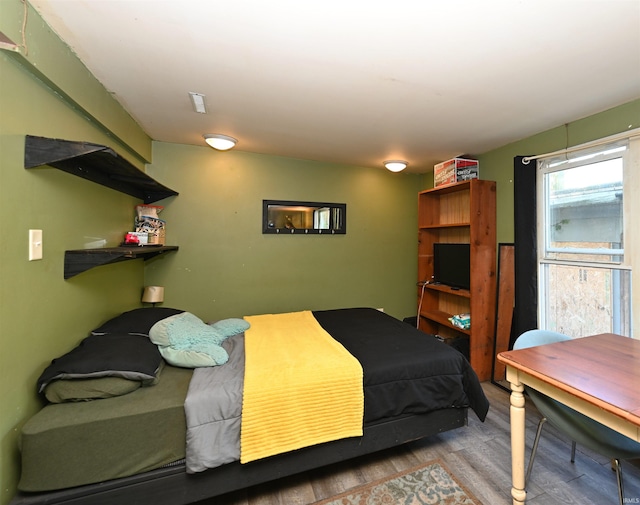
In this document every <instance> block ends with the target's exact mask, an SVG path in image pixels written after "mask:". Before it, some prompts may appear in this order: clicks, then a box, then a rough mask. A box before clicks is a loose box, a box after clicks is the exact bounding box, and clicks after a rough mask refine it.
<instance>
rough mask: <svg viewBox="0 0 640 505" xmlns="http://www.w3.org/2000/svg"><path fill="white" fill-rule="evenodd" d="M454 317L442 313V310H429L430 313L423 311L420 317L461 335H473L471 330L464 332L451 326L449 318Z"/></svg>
mask: <svg viewBox="0 0 640 505" xmlns="http://www.w3.org/2000/svg"><path fill="white" fill-rule="evenodd" d="M452 315H453V314H447V313H446V312H442V311H441V310H428V311H426V310H423V311H421V312H420V317H422V318H425V319H429V320H430V321H433V322H435V323H438V324H440V325H442V326H446V327H447V328H450V329H452V330H455V331H457V332H459V333H463V334H465V335H471V330H463V329H462V328H460V327H458V326H454V325H453V324H451V321H449V318H450V317H451V316H452Z"/></svg>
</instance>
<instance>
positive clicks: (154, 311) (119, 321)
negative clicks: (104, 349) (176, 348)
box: [91, 307, 184, 337]
mask: <svg viewBox="0 0 640 505" xmlns="http://www.w3.org/2000/svg"><path fill="white" fill-rule="evenodd" d="M181 312H184V310H179V309H170V308H168V307H152V308H142V309H134V310H130V311H129V312H123V313H122V314H120V315H119V316H116V317H114V318H113V319H109V321H107V322H106V323H104V324H103V325H102V326H100V327H99V328H96V329H95V330H93V331H92V332H91V334H92V335H106V334H108V333H128V334H130V335H146V336H147V337H148V336H149V330H150V329H151V327H152V326H153V325H154V324H156V323H157V322H158V321H161V320H162V319H165V318H167V317H170V316H174V315H176V314H180V313H181Z"/></svg>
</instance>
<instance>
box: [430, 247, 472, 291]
mask: <svg viewBox="0 0 640 505" xmlns="http://www.w3.org/2000/svg"><path fill="white" fill-rule="evenodd" d="M470 277H471V267H470V246H469V244H448V243H441V242H436V243H435V244H433V282H436V283H440V284H444V285H446V286H450V287H452V288H458V289H469V287H470V285H471V284H470Z"/></svg>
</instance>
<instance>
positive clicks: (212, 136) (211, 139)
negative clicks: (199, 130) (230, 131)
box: [203, 133, 238, 151]
mask: <svg viewBox="0 0 640 505" xmlns="http://www.w3.org/2000/svg"><path fill="white" fill-rule="evenodd" d="M203 137H204V140H205V142H206V143H207V144H209V145H210V146H211V147H213V148H214V149H217V150H218V151H228V150H229V149H231V148H232V147H233V146H235V145H236V144H237V142H238V141H237V140H236V139H234V138H233V137H229V136H228V135H222V134H220V133H205V134H204V135H203Z"/></svg>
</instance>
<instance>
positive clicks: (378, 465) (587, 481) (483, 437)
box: [198, 382, 640, 505]
mask: <svg viewBox="0 0 640 505" xmlns="http://www.w3.org/2000/svg"><path fill="white" fill-rule="evenodd" d="M483 388H484V390H485V393H486V394H487V397H488V398H489V401H490V402H491V409H490V410H489V415H488V416H487V419H486V421H485V422H484V423H481V422H480V421H479V420H478V418H477V417H475V414H474V413H473V412H472V411H469V425H468V426H467V427H464V428H460V429H458V430H454V431H451V432H448V433H443V434H441V435H437V436H434V437H429V438H427V439H424V440H419V441H416V442H411V443H409V444H406V445H404V446H401V447H397V448H393V449H389V450H386V451H381V452H379V453H376V454H373V455H369V456H363V457H361V458H357V459H354V460H351V461H346V462H343V463H339V464H335V465H331V466H328V467H326V468H321V469H318V470H314V471H310V472H305V473H303V474H300V475H297V476H293V477H289V478H285V479H281V480H279V481H276V482H272V483H267V484H262V485H258V486H254V487H252V488H249V489H246V490H241V491H237V492H233V493H229V494H227V495H224V496H220V497H216V498H211V499H209V500H203V501H200V502H198V505H309V504H312V503H314V502H316V501H318V500H321V499H323V498H328V497H331V496H334V495H337V494H339V493H341V492H343V491H345V490H347V489H349V488H353V487H356V486H359V485H362V484H365V483H367V482H372V481H375V480H378V479H382V478H385V477H387V476H390V475H393V474H395V473H397V472H400V471H402V470H405V469H407V468H412V467H415V466H418V465H420V464H421V463H426V462H428V461H430V460H433V459H436V458H440V459H442V460H443V461H444V462H445V464H446V465H447V466H448V467H449V468H450V469H451V471H452V472H453V473H454V474H455V476H456V478H457V479H458V481H459V482H460V483H461V484H463V485H464V486H465V487H467V489H468V490H470V491H471V492H472V493H473V494H474V495H475V496H476V497H477V498H478V499H479V500H481V501H482V503H483V505H510V504H511V495H510V491H511V450H510V431H509V392H508V391H505V390H504V389H502V388H500V387H498V386H496V385H494V384H491V383H489V382H486V383H483ZM538 420H539V415H538V413H537V412H536V410H535V407H533V405H532V404H531V402H530V401H529V400H527V458H528V457H529V453H530V450H531V445H532V443H533V438H534V435H535V429H536V426H537V423H538ZM570 456H571V444H570V441H568V440H566V439H564V438H563V437H562V436H561V435H559V434H558V432H556V431H555V430H554V429H553V428H552V427H550V426H549V425H548V424H547V425H546V426H545V428H544V430H543V433H542V438H541V440H540V445H539V447H538V455H537V457H536V462H535V466H534V468H533V472H532V476H531V482H530V483H529V486H528V489H527V491H528V497H527V498H528V499H527V504H528V505H560V504H569V505H571V504H576V505H578V504H579V505H608V504H611V505H616V504H617V503H618V495H617V484H616V479H615V472H613V471H612V470H611V466H610V463H609V461H608V460H607V459H606V458H604V457H602V456H600V455H598V454H595V453H592V452H591V451H589V450H587V449H585V448H584V447H580V446H578V450H577V452H576V461H575V463H574V464H572V463H571V462H570ZM623 472H624V477H625V503H638V504H640V465H638V464H637V462H627V461H625V462H624V463H623Z"/></svg>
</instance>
